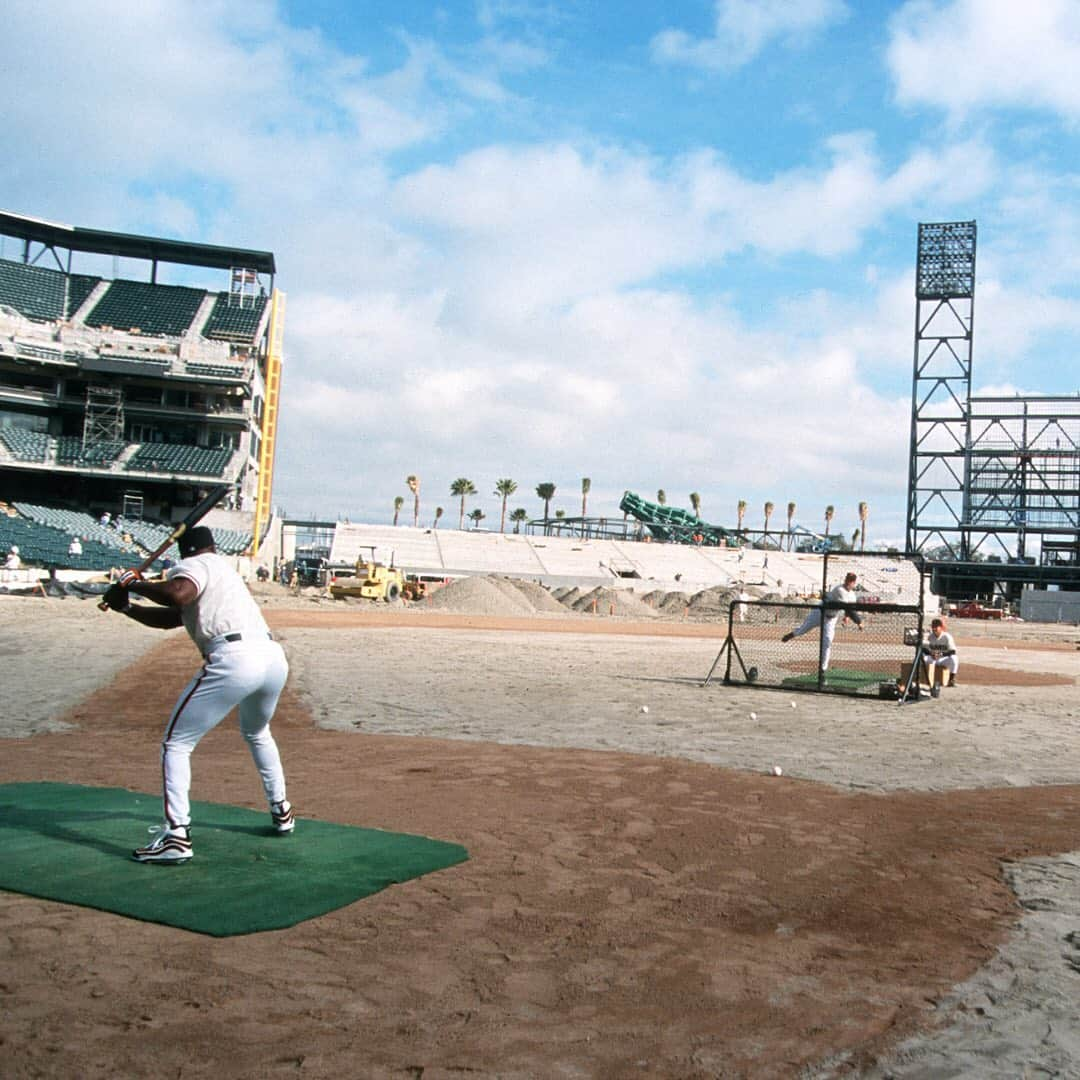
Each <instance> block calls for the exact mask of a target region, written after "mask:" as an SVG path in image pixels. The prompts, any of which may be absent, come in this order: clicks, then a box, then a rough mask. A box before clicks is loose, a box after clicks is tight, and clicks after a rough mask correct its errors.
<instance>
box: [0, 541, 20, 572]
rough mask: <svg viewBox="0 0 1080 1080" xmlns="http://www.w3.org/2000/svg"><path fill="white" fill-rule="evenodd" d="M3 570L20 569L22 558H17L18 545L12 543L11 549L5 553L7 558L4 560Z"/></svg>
mask: <svg viewBox="0 0 1080 1080" xmlns="http://www.w3.org/2000/svg"><path fill="white" fill-rule="evenodd" d="M4 569H5V570H21V569H22V559H20V558H19V545H18V544H12V545H11V550H10V551H9V552H8V554H7V558H6V559H5V560H4Z"/></svg>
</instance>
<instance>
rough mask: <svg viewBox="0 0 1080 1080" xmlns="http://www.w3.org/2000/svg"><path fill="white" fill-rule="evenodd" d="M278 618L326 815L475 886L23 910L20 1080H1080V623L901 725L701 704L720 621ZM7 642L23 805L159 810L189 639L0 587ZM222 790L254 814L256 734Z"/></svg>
mask: <svg viewBox="0 0 1080 1080" xmlns="http://www.w3.org/2000/svg"><path fill="white" fill-rule="evenodd" d="M261 599H262V600H263V602H264V603H265V605H266V610H267V615H268V618H269V620H270V621H271V624H272V626H273V627H274V629H275V633H276V635H277V636H278V637H279V638H280V639H281V640H282V641H283V643H284V645H285V648H286V650H287V652H288V655H289V658H290V664H291V667H292V676H291V680H290V686H289V689H288V691H287V694H286V697H285V698H284V699H283V702H282V706H281V708H280V710H279V718H278V720H277V721H276V723H275V729H276V731H277V734H278V739H279V742H280V744H281V746H282V750H283V754H284V757H285V760H286V766H287V769H288V772H289V780H290V794H291V797H292V798H293V800H294V801H295V802H296V803H297V804H298V808H299V811H300V814H301V816H303V815H304V814H305V813H306V814H308V815H310V816H314V817H321V818H327V819H332V820H340V821H347V822H355V823H358V824H365V825H370V826H375V827H381V828H393V829H402V830H404V831H413V832H422V833H426V834H428V835H432V836H438V837H440V838H444V839H447V840H453V841H456V842H460V843H463V844H465V845H466V846H467V847H468V849H469V851H470V856H471V857H470V860H469V862H467V863H465V864H463V865H462V866H460V867H455V868H452V869H450V870H447V871H444V872H442V873H439V874H433V875H429V876H428V877H426V878H423V879H421V880H419V881H416V882H409V883H406V884H405V885H402V886H398V887H396V888H393V889H390V890H387V891H386V892H384V893H382V894H379V895H378V896H376V897H372V898H370V899H368V900H365V901H362V902H360V903H358V904H355V905H352V906H351V907H349V908H346V909H343V910H341V911H338V912H334V913H332V914H331V915H328V916H325V917H323V918H320V919H316V920H312V921H310V922H308V923H305V924H302V925H301V926H298V927H294V928H292V929H290V930H287V931H281V932H277V933H272V934H261V935H254V936H252V937H247V938H234V939H226V940H223V941H216V940H211V939H203V938H200V937H199V936H197V935H192V934H187V933H184V932H181V931H175V930H170V929H168V928H164V927H159V926H151V925H148V924H142V923H137V922H133V921H131V920H126V919H121V918H119V917H117V916H112V915H108V914H105V913H101V912H94V911H90V910H87V909H81V908H75V907H68V906H65V905H61V904H55V903H47V902H44V901H39V900H34V899H32V898H28V897H23V896H19V895H17V894H10V893H5V894H0V956H2V957H3V961H4V962H3V966H2V969H0V971H2V973H0V995H2V997H0V1000H2V1001H3V1015H2V1017H0V1044H2V1045H3V1047H4V1049H5V1050H6V1051H7V1054H6V1062H7V1064H6V1067H5V1074H6V1075H12V1076H74V1075H78V1076H94V1077H96V1076H119V1075H124V1076H136V1075H155V1076H156V1075H176V1076H209V1075H229V1076H241V1077H247V1076H251V1077H256V1076H259V1077H266V1076H286V1075H287V1076H317V1077H323V1076H343V1075H356V1076H375V1077H382V1076H386V1077H391V1076H392V1077H398V1076H401V1077H406V1076H409V1077H416V1076H423V1077H425V1078H428V1080H430V1078H431V1077H447V1076H455V1075H460V1074H462V1073H467V1074H468V1075H471V1076H477V1077H532V1076H537V1077H547V1076H565V1077H593V1076H598V1077H625V1076H657V1077H669V1076H679V1077H720V1076H723V1077H727V1076H747V1077H758V1076H798V1075H802V1076H834V1075H863V1076H872V1077H941V1076H970V1077H998V1076H1000V1077H1016V1076H1063V1077H1065V1076H1077V1075H1080V1017H1078V1015H1077V1014H1078V1011H1080V1009H1078V1006H1077V1004H1076V1003H1077V1001H1078V1000H1080V994H1078V991H1080V787H1077V786H1075V784H1076V782H1077V778H1078V777H1080V701H1078V697H1080V696H1078V695H1077V692H1076V685H1075V683H1076V678H1077V676H1080V649H1078V642H1080V630H1078V628H1076V627H1038V628H1036V627H1027V626H1023V625H1019V624H1006V625H987V624H967V623H964V624H961V623H954V625H953V630H954V633H955V634H956V636H957V637H958V639H959V643H960V645H961V648H962V657H963V665H964V666H963V669H962V670H963V673H964V674H965V678H964V681H963V684H962V685H961V686H960V687H958V688H956V689H955V690H951V691H947V692H946V693H945V695H944V696H943V697H942V698H941V699H940V700H938V701H928V702H924V703H921V704H917V705H905V706H897V705H895V704H890V703H885V702H879V701H874V700H866V701H857V700H850V699H844V700H838V699H835V698H829V697H819V696H817V695H799V696H798V697H797V699H793V698H792V697H791V696H790V695H786V694H783V693H779V692H773V691H765V690H749V689H735V688H729V687H724V686H723V685H722V684H718V683H714V684H713V685H711V686H710V687H708V688H706V689H702V687H701V685H700V682H701V680H702V678H703V677H704V675H705V673H706V672H707V671H708V669H709V666H710V664H711V663H712V660H713V658H714V657H715V655H716V652H717V650H718V649H719V646H720V644H721V642H722V634H723V629H722V626H721V625H720V623H719V621H716V620H714V621H711V622H710V621H704V622H695V621H692V620H687V619H677V618H672V619H667V620H663V619H659V618H650V619H648V620H646V621H640V620H633V619H631V618H629V617H618V616H616V617H613V618H604V617H590V616H588V615H576V616H575V615H569V614H568V615H567V616H563V615H561V614H559V613H558V612H557V611H556V610H555V609H551V610H549V611H548V612H547V614H544V615H535V614H533V615H531V616H530V615H529V614H527V613H525V614H518V615H514V616H507V615H499V614H477V615H470V614H467V613H463V612H460V611H454V610H449V609H447V608H443V609H441V610H426V611H425V610H421V611H416V610H411V611H410V610H394V611H391V610H388V609H386V608H376V607H373V606H361V605H346V604H329V603H326V602H319V601H318V600H317V599H315V598H312V597H310V596H309V597H298V598H292V597H288V596H287V595H285V594H284V593H283V592H282V591H280V590H275V589H267V590H264V591H263V592H262V594H261ZM0 654H2V655H3V658H4V666H5V676H6V678H5V685H6V689H7V694H6V703H5V708H4V710H3V712H2V718H0V736H4V737H6V738H5V741H4V742H3V743H2V744H0V745H2V746H3V751H4V752H3V757H2V758H0V780H3V781H12V780H26V779H49V780H65V781H70V782H81V783H91V784H103V785H120V786H126V787H130V788H134V789H139V790H154V788H155V785H156V780H157V770H158V767H157V742H158V739H159V737H160V731H161V728H162V725H163V722H164V717H165V714H166V713H167V711H168V708H169V706H170V704H171V701H172V699H173V698H174V697H175V695H176V693H177V691H178V690H179V688H180V687H181V686H182V685H183V684H184V682H185V681H186V679H187V678H188V676H189V675H190V673H191V671H192V670H193V669H194V668H195V667H196V666H197V664H198V657H197V655H196V654H195V653H194V651H193V649H192V648H191V646H190V644H189V643H188V642H187V639H186V638H185V637H184V636H183V635H182V633H180V632H173V633H170V634H155V633H154V632H152V631H148V630H145V629H144V628H141V627H138V626H136V625H134V624H132V623H130V622H129V621H128V620H125V619H123V618H121V617H118V616H115V615H108V614H101V613H99V612H98V611H97V610H96V609H95V608H94V606H93V603H92V602H90V601H79V600H73V599H68V600H43V599H18V598H12V597H0ZM793 704H794V706H795V707H794V708H793V707H792V705H793ZM644 709H647V710H648V711H647V712H646V711H643V710H644ZM751 713H753V714H754V716H753V717H751ZM194 765H195V790H194V795H195V797H196V798H202V799H213V800H221V801H231V802H236V803H242V804H246V805H252V806H255V805H258V785H257V781H256V779H255V777H254V771H253V770H252V769H251V766H250V763H249V761H248V760H247V759H246V756H245V751H244V750H243V748H242V746H241V744H240V740H239V739H238V738H237V737H236V734H235V731H234V730H233V729H232V725H231V723H230V722H227V723H226V724H224V725H222V728H221V729H219V730H218V731H217V732H215V733H213V734H212V735H211V736H209V737H208V739H207V740H206V741H205V742H204V744H203V745H202V746H201V747H200V748H199V751H198V753H197V755H196V758H195V762H194ZM774 766H779V767H780V768H781V769H782V775H781V776H776V775H774V772H773V769H774ZM301 837H302V822H301V826H300V830H299V831H298V833H297V839H300V838H301ZM139 839H141V837H133V841H135V840H139ZM1070 853H1073V854H1070ZM147 872H148V873H154V872H158V873H160V872H168V871H162V870H160V868H153V867H148V868H147ZM196 1047H198V1048H200V1049H196Z"/></svg>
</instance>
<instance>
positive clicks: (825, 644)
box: [791, 608, 840, 671]
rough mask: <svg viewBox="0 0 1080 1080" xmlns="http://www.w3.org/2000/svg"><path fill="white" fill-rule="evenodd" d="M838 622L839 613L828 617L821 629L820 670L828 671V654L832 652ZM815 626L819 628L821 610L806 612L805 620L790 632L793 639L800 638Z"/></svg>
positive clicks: (815, 609) (814, 609)
mask: <svg viewBox="0 0 1080 1080" xmlns="http://www.w3.org/2000/svg"><path fill="white" fill-rule="evenodd" d="M839 621H840V613H839V612H837V613H836V614H835V615H830V616H829V617H828V618H827V619H826V620H825V625H824V626H822V629H821V670H822V671H828V670H829V654H830V653H831V652H832V643H833V638H834V637H836V624H837V623H838V622H839ZM816 626H821V608H813V609H812V610H811V611H809V612H807V615H806V618H805V619H803V621H802V622H801V623H800V624H799V625H798V626H797V627H795V629H794V630H792V631H791V636H792V637H793V638H797V637H802V636H803V634H806V633H809V632H810V631H811V630H813V629H814V628H815V627H816Z"/></svg>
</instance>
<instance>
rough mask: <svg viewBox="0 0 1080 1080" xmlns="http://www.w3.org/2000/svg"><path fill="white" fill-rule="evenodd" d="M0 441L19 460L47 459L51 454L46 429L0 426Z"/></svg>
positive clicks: (37, 460) (34, 460) (36, 460)
mask: <svg viewBox="0 0 1080 1080" xmlns="http://www.w3.org/2000/svg"><path fill="white" fill-rule="evenodd" d="M0 442H2V443H3V444H4V446H6V447H7V449H8V452H9V453H10V454H11V456H12V457H13V458H16V459H17V460H18V461H33V462H39V461H45V459H46V458H47V457H48V454H49V436H48V435H46V434H45V432H44V431H26V430H25V429H24V428H14V427H6V428H0Z"/></svg>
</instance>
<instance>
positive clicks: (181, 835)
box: [131, 825, 195, 863]
mask: <svg viewBox="0 0 1080 1080" xmlns="http://www.w3.org/2000/svg"><path fill="white" fill-rule="evenodd" d="M194 854H195V853H194V852H193V851H192V850H191V837H190V834H189V832H188V828H187V826H186V825H179V826H177V827H176V828H175V829H174V828H170V827H169V826H168V825H162V826H161V828H160V829H158V831H157V835H156V836H155V837H154V839H153V840H151V841H150V843H149V844H147V845H146V847H141V848H136V849H135V850H134V851H133V852H132V853H131V857H132V858H133V859H134V860H135V861H136V862H147V863H150V862H152V863H178V862H184V861H186V860H187V859H190V858H191V856H192V855H194Z"/></svg>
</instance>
